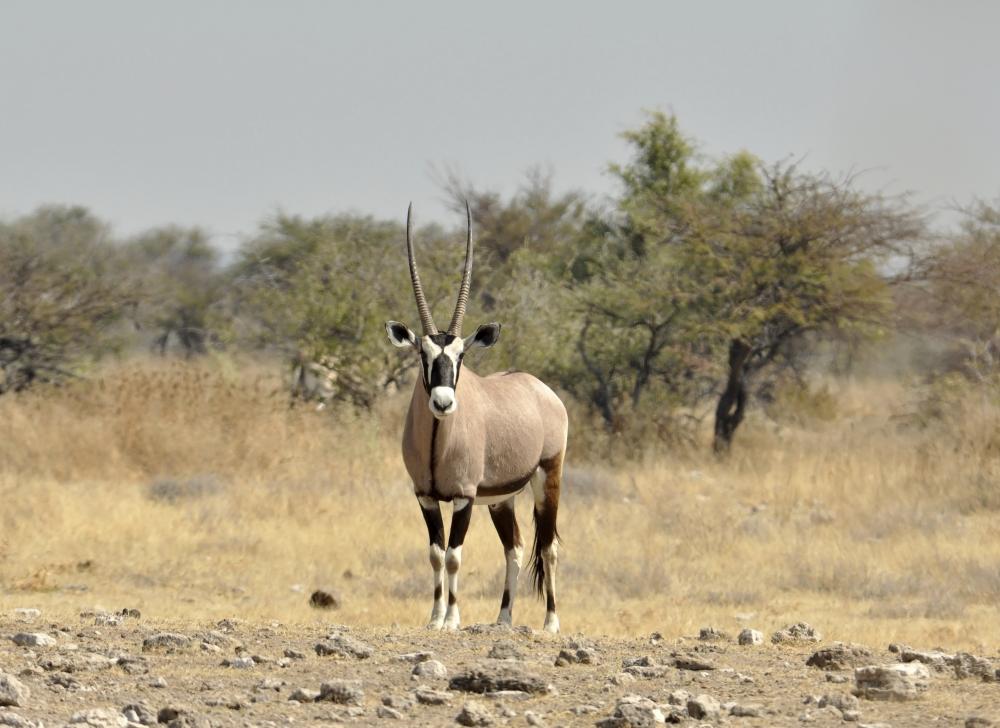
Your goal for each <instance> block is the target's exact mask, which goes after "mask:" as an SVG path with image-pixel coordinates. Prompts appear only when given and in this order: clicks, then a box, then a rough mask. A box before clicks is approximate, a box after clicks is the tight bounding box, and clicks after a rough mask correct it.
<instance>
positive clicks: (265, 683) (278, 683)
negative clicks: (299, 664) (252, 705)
mask: <svg viewBox="0 0 1000 728" xmlns="http://www.w3.org/2000/svg"><path fill="white" fill-rule="evenodd" d="M287 684H288V683H286V682H285V681H284V680H279V679H278V678H276V677H265V678H264V679H263V680H261V681H260V682H259V683H257V684H256V685H255V686H254V690H258V691H260V690H274V691H275V692H280V691H281V689H282V688H283V687H285V685H287Z"/></svg>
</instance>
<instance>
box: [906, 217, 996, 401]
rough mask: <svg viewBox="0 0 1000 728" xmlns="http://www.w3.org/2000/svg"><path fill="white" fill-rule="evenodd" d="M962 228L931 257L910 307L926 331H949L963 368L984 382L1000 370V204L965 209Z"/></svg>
mask: <svg viewBox="0 0 1000 728" xmlns="http://www.w3.org/2000/svg"><path fill="white" fill-rule="evenodd" d="M962 213H963V219H962V224H961V229H960V230H959V232H958V234H957V235H955V236H954V237H953V238H952V239H951V240H947V241H946V242H945V243H944V244H941V245H939V246H938V247H936V249H934V250H933V251H932V252H931V254H930V255H928V256H927V258H926V266H925V271H924V272H925V276H924V280H923V281H921V284H920V286H919V288H918V290H915V291H914V290H912V289H911V291H910V294H911V295H909V296H908V297H907V300H906V302H905V311H906V312H907V313H908V314H909V317H910V319H911V324H912V323H913V320H914V319H917V320H919V326H920V328H921V329H922V330H923V331H933V332H936V333H937V334H939V335H940V334H941V333H944V334H945V336H946V338H947V340H948V342H949V344H950V346H951V347H953V348H954V349H957V350H958V352H959V355H958V359H959V368H960V370H961V371H962V372H963V373H964V374H966V375H967V376H969V377H971V378H972V379H974V380H976V381H979V382H981V383H993V384H996V383H997V381H998V375H1000V203H993V204H990V203H987V202H985V201H982V200H980V201H976V202H975V203H973V204H972V205H970V206H969V207H967V208H965V209H964V210H962Z"/></svg>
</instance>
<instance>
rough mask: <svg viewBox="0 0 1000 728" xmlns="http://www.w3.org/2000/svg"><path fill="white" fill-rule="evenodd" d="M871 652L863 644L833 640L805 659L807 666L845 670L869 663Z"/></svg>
mask: <svg viewBox="0 0 1000 728" xmlns="http://www.w3.org/2000/svg"><path fill="white" fill-rule="evenodd" d="M871 658H872V652H871V650H869V649H868V648H867V647H865V646H863V645H855V644H845V643H844V642H834V643H833V644H832V645H828V646H826V647H824V648H823V649H821V650H817V651H816V652H814V653H813V654H812V656H811V657H810V658H809V659H808V660H806V665H808V666H809V667H818V668H820V669H821V670H847V669H850V668H852V667H856V666H857V665H864V664H866V663H870V662H871Z"/></svg>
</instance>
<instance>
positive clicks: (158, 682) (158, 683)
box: [149, 677, 167, 688]
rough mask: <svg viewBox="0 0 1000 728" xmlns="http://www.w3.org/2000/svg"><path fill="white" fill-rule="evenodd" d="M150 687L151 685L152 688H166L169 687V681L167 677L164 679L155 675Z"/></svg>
mask: <svg viewBox="0 0 1000 728" xmlns="http://www.w3.org/2000/svg"><path fill="white" fill-rule="evenodd" d="M149 687H151V688H165V687H167V681H166V679H164V678H162V677H154V678H153V679H152V680H150V681H149Z"/></svg>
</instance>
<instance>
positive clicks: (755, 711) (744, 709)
mask: <svg viewBox="0 0 1000 728" xmlns="http://www.w3.org/2000/svg"><path fill="white" fill-rule="evenodd" d="M763 714H764V709H763V708H762V707H761V706H759V705H756V704H751V705H743V704H742V703H736V705H734V706H733V707H731V708H730V709H729V715H732V716H735V717H737V718H760V717H761V716H762V715H763Z"/></svg>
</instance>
